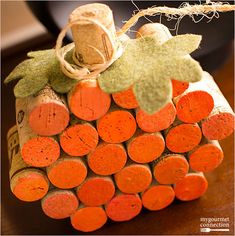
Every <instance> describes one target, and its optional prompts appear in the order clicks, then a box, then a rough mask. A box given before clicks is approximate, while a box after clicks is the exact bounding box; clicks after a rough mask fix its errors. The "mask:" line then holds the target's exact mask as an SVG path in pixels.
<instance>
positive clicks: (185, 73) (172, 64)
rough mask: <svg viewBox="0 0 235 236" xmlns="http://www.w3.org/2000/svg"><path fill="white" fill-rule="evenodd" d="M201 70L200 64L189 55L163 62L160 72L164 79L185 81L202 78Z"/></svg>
mask: <svg viewBox="0 0 235 236" xmlns="http://www.w3.org/2000/svg"><path fill="white" fill-rule="evenodd" d="M202 73H203V70H202V68H201V66H200V64H199V63H198V62H197V61H195V60H194V59H192V58H191V57H185V58H175V59H174V60H170V61H168V63H167V62H166V63H163V64H162V68H161V74H162V75H163V76H164V78H165V79H167V78H168V79H169V78H174V79H175V80H179V81H185V82H197V81H199V80H201V78H202Z"/></svg>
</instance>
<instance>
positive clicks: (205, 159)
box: [188, 139, 224, 172]
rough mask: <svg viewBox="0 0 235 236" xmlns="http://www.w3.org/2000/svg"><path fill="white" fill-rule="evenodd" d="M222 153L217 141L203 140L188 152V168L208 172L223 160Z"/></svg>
mask: <svg viewBox="0 0 235 236" xmlns="http://www.w3.org/2000/svg"><path fill="white" fill-rule="evenodd" d="M223 158H224V154H223V150H222V149H221V147H220V144H219V142H218V141H216V140H213V141H208V140H206V139H204V141H203V142H202V143H201V144H200V145H199V146H197V147H196V148H194V149H193V150H192V151H191V152H189V153H188V159H189V164H190V168H191V169H192V170H194V171H199V172H200V171H201V172H209V171H212V170H214V169H215V168H217V167H218V166H219V165H220V164H221V163H222V161H223Z"/></svg>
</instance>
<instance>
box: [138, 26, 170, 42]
mask: <svg viewBox="0 0 235 236" xmlns="http://www.w3.org/2000/svg"><path fill="white" fill-rule="evenodd" d="M152 34H155V36H156V39H157V43H158V44H163V43H164V42H166V41H167V40H168V39H170V38H172V35H171V33H170V31H169V29H168V28H167V27H166V26H165V25H163V24H160V23H148V24H145V25H143V26H141V27H140V28H139V29H138V30H137V32H136V38H140V37H143V36H146V35H152Z"/></svg>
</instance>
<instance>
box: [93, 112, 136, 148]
mask: <svg viewBox="0 0 235 236" xmlns="http://www.w3.org/2000/svg"><path fill="white" fill-rule="evenodd" d="M135 130H136V122H135V118H134V117H133V115H132V114H131V112H129V111H127V110H121V109H118V108H113V109H111V110H110V111H109V112H108V113H107V114H106V115H104V116H103V117H102V118H101V119H99V120H98V121H97V131H98V133H99V136H100V137H101V139H102V140H104V141H105V142H107V143H122V142H124V141H127V140H128V139H129V138H131V137H132V136H133V135H134V133H135Z"/></svg>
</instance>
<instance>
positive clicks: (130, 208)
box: [105, 194, 142, 222]
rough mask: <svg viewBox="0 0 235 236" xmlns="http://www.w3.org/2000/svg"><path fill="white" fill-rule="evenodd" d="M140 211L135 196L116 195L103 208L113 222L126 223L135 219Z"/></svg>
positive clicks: (140, 207)
mask: <svg viewBox="0 0 235 236" xmlns="http://www.w3.org/2000/svg"><path fill="white" fill-rule="evenodd" d="M141 209H142V202H141V199H140V197H139V195H137V194H118V195H117V196H115V197H114V198H113V199H112V200H111V201H110V202H108V203H107V204H106V206H105V210H106V213H107V215H108V217H109V218H110V219H111V220H113V221H118V222H121V221H128V220H131V219H133V218H134V217H136V216H137V215H138V214H139V213H140V212H141Z"/></svg>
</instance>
